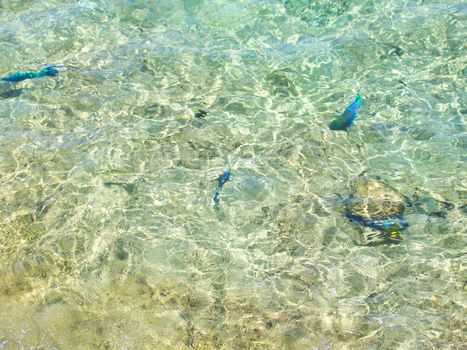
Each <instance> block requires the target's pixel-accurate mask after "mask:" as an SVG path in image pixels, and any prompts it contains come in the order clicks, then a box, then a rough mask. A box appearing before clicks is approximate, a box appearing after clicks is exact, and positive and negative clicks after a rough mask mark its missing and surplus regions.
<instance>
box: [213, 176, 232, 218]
mask: <svg viewBox="0 0 467 350" xmlns="http://www.w3.org/2000/svg"><path fill="white" fill-rule="evenodd" d="M230 175H232V169H230V168H229V169H227V170H226V171H225V172H224V173H223V174H222V175H220V176H219V177H218V178H217V181H218V185H217V189H216V192H215V193H214V208H216V209H217V208H218V207H219V197H220V196H221V191H222V187H224V185H225V183H226V182H227V181H229V180H230Z"/></svg>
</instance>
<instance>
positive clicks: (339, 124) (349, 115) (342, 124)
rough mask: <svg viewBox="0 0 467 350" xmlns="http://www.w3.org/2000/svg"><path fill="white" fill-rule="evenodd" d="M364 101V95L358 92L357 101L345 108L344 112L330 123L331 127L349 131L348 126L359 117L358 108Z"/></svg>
mask: <svg viewBox="0 0 467 350" xmlns="http://www.w3.org/2000/svg"><path fill="white" fill-rule="evenodd" d="M362 101H363V100H362V96H360V94H357V97H356V98H355V101H353V102H352V104H351V105H350V106H349V107H347V108H346V109H345V111H344V113H342V114H341V115H340V116H338V117H337V118H336V119H334V120H333V121H332V123H331V124H330V125H329V129H331V130H344V131H347V128H348V127H350V126H351V125H352V124H353V122H354V120H355V119H357V110H358V109H359V108H360V107H361V106H362Z"/></svg>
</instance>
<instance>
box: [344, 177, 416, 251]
mask: <svg viewBox="0 0 467 350" xmlns="http://www.w3.org/2000/svg"><path fill="white" fill-rule="evenodd" d="M405 208H406V205H405V200H404V197H402V196H401V195H399V194H398V193H397V192H396V191H395V190H393V189H391V188H389V187H388V186H386V185H384V184H383V183H382V182H380V181H378V180H375V179H372V178H370V177H369V176H368V174H366V173H363V174H362V175H360V176H359V177H358V178H357V180H356V181H355V182H354V183H353V185H352V194H351V196H350V198H349V199H347V200H346V203H345V210H346V216H347V217H348V218H349V219H350V220H351V221H353V222H357V223H359V224H361V225H363V226H366V227H368V228H370V229H374V230H376V232H375V231H370V232H369V233H368V234H367V235H365V238H366V240H367V243H368V244H378V243H397V242H399V238H400V236H399V232H400V231H402V230H404V229H406V228H407V227H408V224H407V222H406V221H405V219H404V218H403V217H402V215H403V213H404V211H405Z"/></svg>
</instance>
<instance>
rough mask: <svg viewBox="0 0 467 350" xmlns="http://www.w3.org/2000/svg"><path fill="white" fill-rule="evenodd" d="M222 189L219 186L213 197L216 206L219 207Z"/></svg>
mask: <svg viewBox="0 0 467 350" xmlns="http://www.w3.org/2000/svg"><path fill="white" fill-rule="evenodd" d="M221 190H222V188H221V187H218V188H217V189H216V192H215V193H214V198H213V199H214V208H217V207H219V198H220V196H221Z"/></svg>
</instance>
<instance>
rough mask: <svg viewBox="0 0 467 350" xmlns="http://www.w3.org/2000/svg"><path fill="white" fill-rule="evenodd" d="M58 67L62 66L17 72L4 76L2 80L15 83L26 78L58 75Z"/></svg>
mask: <svg viewBox="0 0 467 350" xmlns="http://www.w3.org/2000/svg"><path fill="white" fill-rule="evenodd" d="M57 67H60V66H46V67H44V68H42V69H41V70H40V71H39V72H16V73H13V74H10V75H8V76H6V77H3V78H1V79H0V80H3V81H8V82H10V83H13V84H14V83H19V82H20V81H23V80H26V79H36V78H41V77H46V76H50V77H54V76H56V75H58V70H57V69H56V68H57Z"/></svg>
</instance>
